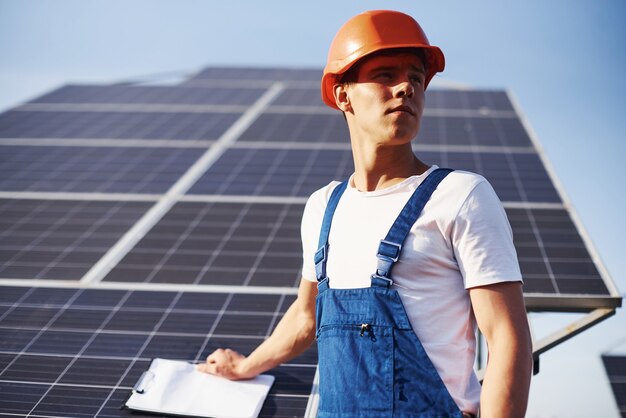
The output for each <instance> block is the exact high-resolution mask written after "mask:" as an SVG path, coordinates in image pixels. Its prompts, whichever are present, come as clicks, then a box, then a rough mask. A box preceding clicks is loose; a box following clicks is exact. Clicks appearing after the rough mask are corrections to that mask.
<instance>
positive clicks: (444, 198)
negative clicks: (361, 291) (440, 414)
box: [301, 166, 522, 413]
mask: <svg viewBox="0 0 626 418" xmlns="http://www.w3.org/2000/svg"><path fill="white" fill-rule="evenodd" d="M435 168H437V167H436V166H433V167H431V168H430V169H429V170H428V171H426V172H425V173H423V174H421V175H419V176H412V177H409V178H408V179H406V180H404V181H403V182H401V183H398V184H396V185H394V186H392V187H389V188H386V189H383V190H376V191H373V192H360V191H358V190H357V189H355V188H354V184H353V180H352V178H350V182H349V184H348V187H347V188H346V191H345V192H344V194H343V196H342V197H341V200H340V201H339V205H338V206H337V209H336V211H335V214H334V216H333V222H332V226H331V229H330V236H329V240H328V241H329V251H328V263H327V270H326V271H327V275H328V278H329V285H330V287H331V288H337V289H347V288H362V287H369V286H370V276H371V275H372V274H373V273H375V271H376V263H377V259H376V252H377V249H378V244H379V242H380V240H381V239H383V238H384V237H385V236H386V235H387V232H388V231H389V229H390V228H391V225H392V224H393V222H394V221H395V219H396V217H397V216H398V214H399V213H400V211H401V210H402V208H403V207H404V205H405V203H406V202H407V201H408V199H409V197H410V196H411V195H412V194H413V192H414V191H415V189H416V188H417V186H419V185H420V183H421V182H422V181H423V180H424V179H425V178H426V176H427V175H428V174H430V172H431V171H433V170H434V169H435ZM337 184H338V182H331V183H330V184H328V185H327V186H325V187H323V188H321V189H320V190H318V191H316V192H315V193H313V194H312V195H311V197H310V198H309V200H308V201H307V204H306V207H305V209H304V215H303V217H302V226H301V232H302V246H303V257H304V262H303V267H302V276H303V277H304V279H306V280H309V281H313V282H315V281H317V279H316V277H315V264H314V262H313V255H314V254H315V251H316V250H317V245H318V240H319V233H320V228H321V224H322V218H323V215H324V211H325V209H326V205H327V203H328V199H329V198H330V194H331V193H332V191H333V189H334V188H335V186H336V185H337ZM391 278H392V279H393V282H394V285H393V288H394V289H396V290H397V291H398V293H399V294H400V297H401V300H402V303H403V304H404V307H405V309H406V311H407V314H408V316H409V320H410V321H411V325H412V327H413V330H414V331H415V333H416V334H417V336H418V337H419V339H420V341H421V342H422V344H423V345H424V348H425V350H426V352H427V353H428V356H429V357H430V359H431V361H432V362H433V364H434V365H435V368H436V369H437V371H438V372H439V375H440V376H441V378H442V380H443V382H444V383H445V385H446V387H447V388H448V391H449V392H450V395H451V396H452V398H453V399H454V400H455V402H456V403H457V405H458V406H459V408H460V409H461V410H462V411H467V412H473V413H477V411H478V403H479V400H480V385H479V383H478V381H477V379H476V376H475V374H474V370H473V365H474V359H475V349H476V340H475V330H476V321H475V318H474V315H473V313H472V309H471V304H470V299H469V295H468V292H467V290H466V289H469V288H471V287H475V286H483V285H489V284H493V283H498V282H506V281H521V280H522V276H521V272H520V269H519V264H518V261H517V255H516V252H515V247H514V245H513V239H512V232H511V227H510V225H509V222H508V219H507V217H506V213H505V212H504V208H503V207H502V204H501V203H500V201H499V199H498V197H497V195H496V193H495V191H494V190H493V188H492V187H491V185H490V184H489V183H488V182H487V180H485V179H484V178H483V177H482V176H480V175H478V174H474V173H470V172H466V171H453V172H452V173H450V174H449V175H448V176H447V177H446V178H445V179H444V180H443V181H442V182H441V183H440V184H439V186H438V188H437V189H436V190H435V192H434V193H433V195H432V196H431V198H430V200H429V201H428V203H426V206H425V207H424V210H423V211H422V214H421V215H420V217H419V218H418V220H417V222H416V223H415V224H414V225H413V227H412V228H411V231H410V233H409V235H408V236H407V239H406V240H405V242H404V246H403V249H402V253H401V255H400V259H399V260H398V262H396V263H395V265H394V267H393V269H392V271H391Z"/></svg>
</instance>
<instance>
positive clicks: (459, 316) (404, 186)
mask: <svg viewBox="0 0 626 418" xmlns="http://www.w3.org/2000/svg"><path fill="white" fill-rule="evenodd" d="M443 68H444V57H443V54H442V53H441V51H440V50H439V48H437V47H435V46H431V45H430V44H429V42H428V39H427V38H426V36H425V35H424V33H423V31H422V29H421V28H420V26H419V24H418V23H417V22H416V21H415V20H413V18H411V17H410V16H407V15H405V14H402V13H399V12H393V11H384V10H382V11H381V10H379V11H370V12H365V13H362V14H360V15H357V16H355V17H354V18H352V19H350V20H349V21H348V22H347V23H346V24H345V25H344V26H343V27H342V28H341V29H340V30H339V32H338V33H337V35H336V36H335V39H334V40H333V44H332V45H331V48H330V52H329V56H328V63H327V65H326V68H325V70H324V76H323V78H322V98H323V100H324V102H325V103H326V104H327V105H329V106H330V107H332V108H335V109H338V110H340V111H342V112H343V114H344V116H345V118H346V121H347V123H348V128H349V132H350V140H351V146H352V152H353V158H354V166H355V172H354V174H353V175H352V176H351V177H350V179H349V180H348V181H347V182H344V183H341V184H338V183H337V182H332V183H330V184H329V185H327V186H325V187H324V188H322V189H320V190H318V191H317V192H315V193H313V195H312V196H311V197H310V198H309V200H308V202H307V205H306V208H305V211H304V215H303V220H302V241H303V252H304V264H303V280H302V282H301V285H300V289H299V292H298V298H297V300H296V301H295V302H294V303H293V305H292V306H291V307H290V308H289V310H288V311H287V312H286V314H285V316H284V317H283V319H282V320H281V321H280V323H279V324H278V325H277V327H276V330H275V331H274V332H273V334H272V335H271V336H270V337H269V338H268V339H267V340H266V341H265V342H264V343H263V344H261V345H260V346H259V347H258V348H257V349H256V350H255V351H254V352H253V353H251V354H250V355H249V356H247V357H246V356H243V355H241V354H239V353H236V352H234V351H231V350H222V349H220V350H217V351H215V352H214V353H212V354H211V355H210V356H209V357H208V358H207V362H206V363H205V364H203V365H201V366H199V369H200V370H203V371H205V372H209V373H214V374H218V375H222V376H225V377H228V378H231V379H245V378H251V377H253V376H256V375H257V374H259V373H261V372H264V371H266V370H268V369H270V368H272V367H275V366H277V365H279V364H281V363H282V362H284V361H287V360H289V359H291V358H293V357H294V356H296V355H298V354H300V353H301V352H302V351H304V350H305V349H306V348H307V347H308V346H309V345H310V344H311V343H312V341H313V339H314V337H316V336H317V340H318V352H319V372H320V406H319V414H318V416H319V417H339V416H341V417H375V416H376V417H378V416H403V417H405V416H406V417H434V416H437V417H469V416H475V415H476V414H478V410H479V405H480V414H481V417H483V418H485V417H523V416H524V413H525V410H526V403H527V399H528V388H529V384H530V375H531V369H532V348H531V339H530V333H529V330H528V323H527V319H526V313H525V308H524V302H523V297H522V291H521V274H520V271H519V266H518V263H517V258H516V254H515V249H514V247H513V243H512V237H511V229H510V226H509V224H508V221H507V219H506V215H505V213H504V210H503V208H502V205H501V204H500V202H499V201H498V199H497V197H496V195H495V192H494V191H493V189H492V188H491V186H490V185H489V183H488V182H487V181H486V180H485V179H484V178H482V177H481V176H479V175H476V174H473V173H468V172H462V171H451V170H442V169H438V167H436V166H432V167H429V166H428V165H427V164H425V163H424V162H422V161H420V160H419V159H418V158H417V157H416V156H415V155H414V154H413V152H412V148H411V141H412V140H413V138H415V136H416V135H417V133H418V130H419V126H420V121H421V116H422V112H423V109H424V91H425V89H426V87H427V85H428V83H429V82H430V80H431V79H432V77H433V76H434V75H435V73H437V72H440V71H442V70H443ZM320 231H321V232H320ZM318 295H319V296H318ZM316 296H317V306H316ZM476 324H477V325H478V327H479V328H480V330H481V332H482V333H483V334H484V335H485V338H486V340H487V344H488V346H489V361H488V365H487V371H486V374H485V378H484V384H483V387H482V390H481V388H480V385H479V383H478V381H477V379H476V376H475V375H474V372H473V368H472V367H473V363H474V357H475V334H474V332H475V326H476Z"/></svg>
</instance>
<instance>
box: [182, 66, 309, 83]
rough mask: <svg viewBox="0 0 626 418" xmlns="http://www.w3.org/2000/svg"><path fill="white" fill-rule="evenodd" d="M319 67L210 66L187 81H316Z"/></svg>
mask: <svg viewBox="0 0 626 418" xmlns="http://www.w3.org/2000/svg"><path fill="white" fill-rule="evenodd" d="M321 73H322V72H321V69H308V68H303V69H297V68H293V69H290V68H242V67H211V68H206V69H204V70H202V71H200V72H199V73H198V74H196V75H195V76H193V77H191V78H189V81H192V82H193V81H198V80H271V81H293V80H305V81H316V82H318V81H319V79H320V75H321Z"/></svg>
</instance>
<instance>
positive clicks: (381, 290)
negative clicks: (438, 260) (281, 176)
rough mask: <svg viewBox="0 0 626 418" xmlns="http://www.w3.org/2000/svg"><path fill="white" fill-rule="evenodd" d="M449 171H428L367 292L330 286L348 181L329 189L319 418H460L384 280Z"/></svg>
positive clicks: (319, 256)
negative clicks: (329, 267) (333, 241)
mask: <svg viewBox="0 0 626 418" xmlns="http://www.w3.org/2000/svg"><path fill="white" fill-rule="evenodd" d="M450 171H452V170H450V169H437V170H434V171H433V172H432V173H430V175H428V177H427V178H426V179H425V180H424V181H423V182H422V183H421V184H420V185H419V187H418V188H417V189H416V190H415V192H414V193H413V195H412V196H411V198H410V199H409V201H408V202H407V203H406V205H405V206H404V208H403V209H402V211H401V213H400V215H399V216H398V218H397V219H396V221H395V222H394V224H393V225H392V227H391V229H390V230H389V232H388V233H387V236H386V237H385V239H384V240H382V241H381V243H380V246H379V247H378V254H377V257H378V266H377V269H376V273H375V274H373V275H372V276H371V287H369V288H363V289H330V288H329V285H328V280H329V278H328V276H326V261H327V257H328V235H329V233H330V225H331V222H332V218H333V214H334V212H335V209H336V208H337V204H338V203H339V199H340V198H341V195H342V194H343V192H344V190H345V189H346V186H347V182H343V183H341V184H339V185H338V186H337V187H336V188H335V189H334V190H333V192H332V194H331V196H330V200H329V202H328V206H327V207H326V212H325V213H324V218H323V221H322V228H321V232H320V239H319V246H318V248H319V250H318V251H317V252H316V253H315V270H316V275H317V280H318V296H317V304H316V321H317V334H316V338H317V345H318V355H319V366H318V367H319V374H320V376H319V377H320V403H319V410H318V417H319V418H324V417H359V418H363V417H390V416H393V417H420V418H426V417H428V418H438V417H455V418H461V417H463V414H462V413H461V411H460V410H459V408H458V406H457V405H456V404H455V402H454V400H453V399H452V397H451V396H450V394H449V393H448V390H447V389H446V387H445V385H444V383H443V382H442V380H441V378H440V377H439V374H438V373H437V370H436V369H435V367H434V366H433V364H432V362H431V361H430V359H429V358H428V355H427V354H426V352H425V351H424V348H423V346H422V344H421V342H420V341H419V339H418V338H417V335H415V333H414V332H413V329H412V328H411V324H410V322H409V318H408V317H407V314H406V312H405V310H404V305H402V301H401V300H400V296H399V295H398V292H396V291H395V290H393V289H391V288H390V286H391V284H392V280H391V279H390V278H389V277H390V271H391V268H392V267H393V264H394V263H395V262H396V261H398V258H399V257H400V252H401V249H402V243H403V242H404V240H405V239H406V236H407V235H408V233H409V231H410V229H411V227H412V225H413V224H414V223H415V221H416V220H417V218H418V216H419V214H420V213H421V212H422V209H423V208H424V205H425V204H426V202H427V201H428V199H429V198H430V196H431V194H432V193H433V191H434V190H435V189H436V188H437V185H438V184H439V182H440V181H441V180H443V178H445V176H446V175H448V173H450Z"/></svg>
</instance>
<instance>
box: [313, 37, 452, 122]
mask: <svg viewBox="0 0 626 418" xmlns="http://www.w3.org/2000/svg"><path fill="white" fill-rule="evenodd" d="M396 48H415V49H422V50H424V52H425V53H426V59H427V61H428V62H427V73H426V79H425V83H424V90H426V88H427V87H428V84H429V83H430V80H432V78H433V77H434V76H435V74H436V73H439V72H442V71H443V70H444V68H445V65H446V63H445V57H444V55H443V52H441V49H439V48H438V47H436V46H431V45H424V44H422V43H420V44H395V45H389V44H385V45H384V46H382V47H376V46H373V47H371V48H370V49H369V51H365V52H364V51H356V52H355V53H354V54H352V55H351V56H350V57H347V58H346V59H344V60H342V62H341V63H338V62H335V63H329V64H328V65H327V66H326V68H324V75H323V77H322V83H321V84H322V86H321V87H322V89H321V90H322V100H323V101H324V103H325V104H326V105H328V106H330V107H332V108H333V109H337V110H340V109H339V108H338V107H337V104H336V103H335V95H334V93H333V88H334V86H335V84H337V82H338V81H339V79H340V77H341V75H343V74H345V72H346V71H348V70H349V69H350V68H352V67H354V66H355V65H356V64H357V63H358V62H360V61H362V60H363V59H364V58H367V57H368V56H370V55H372V54H373V53H375V52H379V51H383V50H386V49H396ZM353 56H357V57H359V58H358V59H354V58H353ZM329 67H335V68H329Z"/></svg>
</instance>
